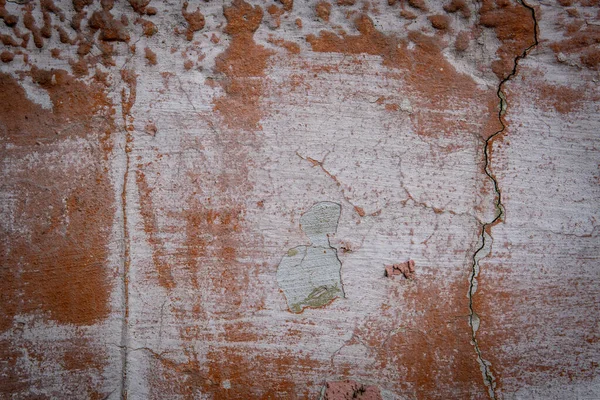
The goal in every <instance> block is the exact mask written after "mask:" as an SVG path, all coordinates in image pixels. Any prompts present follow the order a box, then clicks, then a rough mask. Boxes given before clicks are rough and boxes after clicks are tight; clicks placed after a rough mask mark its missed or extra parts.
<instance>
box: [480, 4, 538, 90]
mask: <svg viewBox="0 0 600 400" xmlns="http://www.w3.org/2000/svg"><path fill="white" fill-rule="evenodd" d="M479 16H480V18H479V24H480V25H481V26H484V27H486V28H492V29H494V32H495V33H496V37H497V38H498V40H499V41H500V43H501V44H500V47H499V48H498V50H497V51H496V55H497V56H498V57H499V59H498V60H495V61H494V62H492V71H494V73H495V74H496V76H497V77H498V78H499V79H500V80H503V79H506V78H507V77H508V76H509V75H510V73H511V72H512V70H513V68H514V65H515V58H516V57H517V56H520V55H521V54H522V53H523V51H525V49H527V48H528V47H530V46H532V45H533V44H534V43H535V41H534V37H535V34H534V21H533V16H532V15H531V11H530V10H529V9H527V8H526V7H524V6H522V5H519V4H516V3H513V2H508V1H503V0H496V1H495V2H494V0H484V1H483V4H482V6H481V8H480V9H479Z"/></svg>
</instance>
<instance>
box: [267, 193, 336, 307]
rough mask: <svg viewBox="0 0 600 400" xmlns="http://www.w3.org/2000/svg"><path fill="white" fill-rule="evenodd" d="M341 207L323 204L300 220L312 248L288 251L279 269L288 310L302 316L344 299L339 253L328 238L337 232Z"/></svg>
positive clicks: (280, 282) (328, 203) (319, 204)
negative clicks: (305, 310)
mask: <svg viewBox="0 0 600 400" xmlns="http://www.w3.org/2000/svg"><path fill="white" fill-rule="evenodd" d="M341 209H342V207H341V206H340V205H339V204H337V203H332V202H320V203H316V204H315V205H313V206H312V207H311V208H310V210H308V211H307V212H306V213H305V214H304V215H302V217H301V218H300V226H301V228H302V230H303V231H304V233H305V234H306V236H308V238H309V239H310V241H311V245H310V246H297V247H294V248H291V249H289V250H288V252H287V254H286V255H285V256H284V257H283V259H282V260H281V262H280V263H279V268H278V269H277V283H278V284H279V287H280V288H281V289H282V290H283V293H284V294H285V297H286V299H287V303H288V307H289V309H290V310H291V311H292V312H294V313H300V312H302V311H303V310H304V309H305V308H307V307H311V308H318V307H322V306H325V305H327V304H329V303H330V302H331V301H333V300H334V299H336V298H338V297H340V296H342V297H343V296H344V290H343V288H342V280H341V276H340V269H341V267H342V264H341V262H340V260H339V259H338V257H337V251H336V249H334V248H333V247H331V245H330V244H329V236H330V235H334V234H335V232H336V231H337V226H338V221H339V218H340V214H341Z"/></svg>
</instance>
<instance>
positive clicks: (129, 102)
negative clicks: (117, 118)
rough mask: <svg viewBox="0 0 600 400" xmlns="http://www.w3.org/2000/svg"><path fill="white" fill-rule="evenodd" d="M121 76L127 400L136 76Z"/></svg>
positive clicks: (124, 398) (124, 379)
mask: <svg viewBox="0 0 600 400" xmlns="http://www.w3.org/2000/svg"><path fill="white" fill-rule="evenodd" d="M121 77H122V79H123V81H124V83H125V84H126V86H127V87H128V89H129V93H127V91H126V89H125V88H123V89H122V90H121V113H122V117H123V127H124V133H125V171H124V172H123V188H122V190H121V207H122V213H123V242H124V246H123V282H122V286H123V292H122V296H123V321H122V324H121V399H122V400H127V390H128V378H127V371H128V356H129V354H128V351H127V349H128V348H129V269H130V265H131V240H130V236H129V224H128V219H127V183H128V181H129V167H130V164H131V157H130V153H131V151H132V149H133V135H132V133H131V132H132V131H133V129H134V128H133V125H132V123H131V122H132V118H131V115H130V112H131V108H132V107H133V104H134V103H135V99H136V76H135V75H133V74H132V73H131V72H130V71H123V70H122V71H121Z"/></svg>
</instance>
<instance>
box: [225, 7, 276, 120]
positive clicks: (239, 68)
mask: <svg viewBox="0 0 600 400" xmlns="http://www.w3.org/2000/svg"><path fill="white" fill-rule="evenodd" d="M223 14H224V15H225V18H226V19H227V26H226V27H225V30H224V32H225V33H227V34H229V36H230V38H231V41H230V44H229V47H228V48H227V50H225V52H223V53H222V54H220V55H219V56H218V57H217V59H216V62H215V71H216V72H218V73H221V74H223V75H224V77H225V79H224V80H223V82H222V83H221V86H222V88H223V90H224V91H225V94H224V95H223V96H222V97H219V98H217V99H216V100H215V101H214V104H215V110H217V111H219V113H220V114H221V115H222V116H223V119H224V121H225V124H226V125H227V126H228V127H230V128H233V129H242V130H257V129H260V125H259V121H260V119H261V117H262V111H261V107H260V96H261V95H262V93H263V85H264V79H265V78H264V77H265V69H266V68H267V61H268V59H269V57H270V56H271V55H273V52H272V51H270V50H267V49H265V48H264V47H263V46H261V45H259V44H256V42H255V41H254V32H255V31H256V30H257V29H258V27H259V25H260V23H261V21H262V18H263V11H262V8H260V7H259V6H251V5H250V4H248V3H246V2H245V1H243V0H234V1H233V3H232V5H231V6H228V7H224V11H223Z"/></svg>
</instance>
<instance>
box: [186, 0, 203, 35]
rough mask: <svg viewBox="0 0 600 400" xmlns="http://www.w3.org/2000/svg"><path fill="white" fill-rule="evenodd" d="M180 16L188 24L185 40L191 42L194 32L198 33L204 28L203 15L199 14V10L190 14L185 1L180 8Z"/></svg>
mask: <svg viewBox="0 0 600 400" xmlns="http://www.w3.org/2000/svg"><path fill="white" fill-rule="evenodd" d="M181 14H182V15H183V18H185V21H186V22H187V24H188V27H187V31H186V33H185V38H186V39H187V40H189V41H191V40H193V39H194V32H198V31H200V30H202V29H203V28H204V25H205V23H206V21H205V19H204V15H203V14H202V13H201V12H200V9H199V8H198V9H196V10H195V11H192V12H190V11H188V2H187V1H186V2H184V3H183V6H182V7H181Z"/></svg>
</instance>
